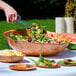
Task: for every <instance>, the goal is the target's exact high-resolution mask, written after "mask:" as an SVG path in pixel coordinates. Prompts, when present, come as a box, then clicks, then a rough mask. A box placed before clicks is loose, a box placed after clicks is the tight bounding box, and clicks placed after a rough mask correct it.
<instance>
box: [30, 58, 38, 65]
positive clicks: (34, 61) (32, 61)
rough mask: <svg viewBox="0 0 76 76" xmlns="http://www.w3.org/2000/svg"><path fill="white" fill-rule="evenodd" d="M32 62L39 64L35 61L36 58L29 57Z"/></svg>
mask: <svg viewBox="0 0 76 76" xmlns="http://www.w3.org/2000/svg"><path fill="white" fill-rule="evenodd" d="M29 59H30V60H31V61H32V62H34V63H35V64H38V62H37V61H35V60H34V59H31V58H29Z"/></svg>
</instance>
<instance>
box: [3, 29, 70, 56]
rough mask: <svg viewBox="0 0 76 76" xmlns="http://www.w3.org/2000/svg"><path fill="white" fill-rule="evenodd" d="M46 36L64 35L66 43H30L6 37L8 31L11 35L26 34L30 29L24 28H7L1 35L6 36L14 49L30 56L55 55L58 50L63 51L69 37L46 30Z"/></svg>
mask: <svg viewBox="0 0 76 76" xmlns="http://www.w3.org/2000/svg"><path fill="white" fill-rule="evenodd" d="M46 32H47V34H46V35H47V36H48V37H50V34H51V33H53V34H54V36H55V37H61V38H62V37H64V38H66V39H67V42H66V43H63V44H40V43H31V42H24V41H18V40H13V39H11V38H8V36H9V35H10V33H12V34H13V35H23V36H24V35H26V36H28V34H29V33H30V30H27V29H26V30H25V29H18V30H9V31H5V32H4V33H3V35H4V36H5V37H6V39H7V42H8V44H9V45H10V46H11V47H12V48H13V49H14V50H18V51H21V52H24V53H26V55H32V56H38V55H40V54H42V55H47V56H49V55H56V54H59V53H60V52H62V51H64V50H65V48H66V47H67V46H68V44H69V42H70V41H71V39H70V38H69V37H67V36H63V35H62V34H61V35H60V34H58V33H55V32H50V31H46Z"/></svg>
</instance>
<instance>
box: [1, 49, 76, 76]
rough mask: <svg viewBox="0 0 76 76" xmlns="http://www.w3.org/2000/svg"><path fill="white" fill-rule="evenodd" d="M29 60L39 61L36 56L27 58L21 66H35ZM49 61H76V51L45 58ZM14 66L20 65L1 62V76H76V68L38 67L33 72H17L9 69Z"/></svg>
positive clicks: (67, 51)
mask: <svg viewBox="0 0 76 76" xmlns="http://www.w3.org/2000/svg"><path fill="white" fill-rule="evenodd" d="M29 58H33V59H36V60H37V59H38V57H34V56H26V57H24V60H23V61H22V62H20V64H33V65H34V63H32V62H30V60H29ZM45 58H48V59H54V60H56V61H59V60H61V59H65V58H70V59H75V60H76V50H65V51H63V52H62V53H60V54H58V55H56V56H49V57H45ZM12 64H19V63H1V62H0V76H17V75H18V76H30V75H31V76H76V66H72V67H66V66H61V67H60V68H56V69H48V68H39V67H36V70H31V71H15V70H11V69H10V68H9V66H10V65H12Z"/></svg>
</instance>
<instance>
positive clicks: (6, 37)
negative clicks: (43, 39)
mask: <svg viewBox="0 0 76 76" xmlns="http://www.w3.org/2000/svg"><path fill="white" fill-rule="evenodd" d="M16 30H26V29H12V30H8V31H5V32H4V33H3V36H4V37H5V38H6V39H7V38H8V39H12V38H9V37H7V36H6V35H5V34H6V33H7V32H10V31H16ZM54 33H56V32H54ZM58 34H60V33H58ZM67 37H68V36H67ZM68 38H69V39H70V41H69V42H66V43H60V44H49V43H32V42H26V43H32V44H45V45H63V44H69V43H70V42H71V41H72V39H71V38H70V37H68ZM12 40H13V39H12ZM14 41H19V40H14ZM20 42H24V41H20Z"/></svg>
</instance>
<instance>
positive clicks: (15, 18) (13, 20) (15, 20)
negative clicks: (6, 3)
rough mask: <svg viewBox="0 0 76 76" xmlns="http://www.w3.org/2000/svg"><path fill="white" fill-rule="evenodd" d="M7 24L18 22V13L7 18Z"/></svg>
mask: <svg viewBox="0 0 76 76" xmlns="http://www.w3.org/2000/svg"><path fill="white" fill-rule="evenodd" d="M7 22H8V23H9V22H15V23H16V22H17V13H15V14H11V15H9V16H7Z"/></svg>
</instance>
